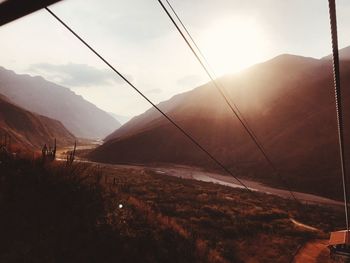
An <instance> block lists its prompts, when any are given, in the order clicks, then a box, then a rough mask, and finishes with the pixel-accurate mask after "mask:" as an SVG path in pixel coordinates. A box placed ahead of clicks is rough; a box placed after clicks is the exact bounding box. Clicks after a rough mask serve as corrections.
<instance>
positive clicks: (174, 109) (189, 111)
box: [90, 55, 350, 198]
mask: <svg viewBox="0 0 350 263" xmlns="http://www.w3.org/2000/svg"><path fill="white" fill-rule="evenodd" d="M341 71H342V84H343V86H347V85H350V77H348V76H350V74H349V73H350V62H347V61H342V63H341ZM220 81H221V82H222V83H223V85H224V86H225V87H227V90H226V93H227V94H228V96H229V98H230V99H231V100H232V99H234V102H235V103H236V105H237V107H238V108H239V109H240V111H241V112H242V114H243V116H244V118H245V120H246V121H247V122H248V123H249V125H250V127H251V128H252V129H253V130H254V132H255V134H256V136H257V137H258V138H259V140H260V141H261V142H262V144H263V146H264V148H265V150H266V151H267V153H268V154H269V157H270V159H272V160H273V162H274V164H275V165H276V166H277V167H278V169H279V170H280V172H281V174H283V176H284V177H285V178H286V179H288V181H291V186H292V188H293V189H295V190H299V191H304V192H310V193H314V194H320V195H324V196H328V197H332V198H341V195H340V194H339V193H341V191H340V189H341V188H340V183H339V181H338V180H335V178H337V176H338V175H339V165H338V164H339V157H338V156H339V154H338V149H337V145H338V144H337V124H336V115H335V101H334V90H333V76H332V63H331V61H329V60H322V59H320V60H319V59H314V58H308V57H301V56H295V55H282V56H278V57H276V58H273V59H271V60H268V61H266V62H263V63H259V64H257V65H254V66H252V67H250V68H248V69H246V70H245V71H243V72H242V73H240V74H234V75H225V76H223V77H221V78H220ZM174 98H175V99H174ZM343 99H344V104H345V105H349V104H348V103H350V94H349V92H348V91H347V90H344V98H343ZM158 106H159V107H160V108H161V109H162V110H164V111H165V112H166V113H167V114H168V115H169V116H170V117H171V118H172V119H173V120H175V121H176V122H177V123H178V124H179V125H180V126H181V127H183V128H184V129H185V130H186V131H187V132H189V133H190V134H191V135H192V136H193V137H195V138H196V140H197V141H198V142H199V143H201V144H202V145H203V146H204V147H205V148H206V149H208V150H209V151H210V152H211V153H212V154H213V155H214V156H216V157H217V158H218V159H219V160H220V161H221V162H222V163H224V164H225V165H226V166H227V167H229V169H233V171H234V172H235V173H237V174H238V175H239V176H241V177H247V178H250V179H254V180H257V181H261V182H263V183H266V184H271V185H274V186H278V187H284V186H283V185H281V182H280V181H279V179H278V178H277V176H276V175H275V174H273V173H272V171H271V167H269V166H268V165H267V164H266V161H265V160H264V159H263V157H262V156H261V153H259V151H258V150H257V149H256V146H255V145H254V143H252V141H251V140H250V139H249V136H248V135H247V134H246V132H245V131H244V130H243V129H242V127H241V125H240V124H239V122H238V121H237V119H235V118H233V115H232V112H231V111H230V110H229V109H228V107H227V105H225V103H224V101H223V99H222V98H221V97H220V95H219V94H218V92H217V91H216V90H215V88H213V87H212V85H211V84H210V83H207V84H205V85H203V86H201V87H198V88H196V89H194V90H191V91H189V92H186V93H184V94H180V95H178V96H175V97H173V98H172V99H170V100H168V101H166V102H162V103H160V104H159V105H158ZM344 107H346V106H344ZM345 115H346V117H345V118H344V119H347V120H348V119H350V118H349V117H350V111H349V110H347V108H346V110H345ZM348 126H349V123H346V127H345V128H346V129H345V132H346V138H350V137H349V136H350V133H349V131H350V129H349V128H348ZM347 156H349V152H348V151H347ZM90 157H91V158H92V159H93V160H96V161H102V162H109V163H125V162H136V163H177V164H188V165H195V166H201V167H207V168H210V169H211V168H214V165H213V163H210V161H209V160H208V158H207V157H206V156H205V155H203V153H201V152H200V151H198V149H196V148H195V147H194V146H193V145H192V144H191V143H190V142H189V141H188V140H186V139H185V138H184V137H183V135H181V133H180V132H179V131H176V130H175V129H174V128H173V127H172V126H171V125H170V124H169V123H167V122H166V121H165V120H164V119H163V118H162V117H161V116H160V114H158V113H156V112H155V110H154V109H149V110H148V111H146V112H145V113H144V114H141V115H139V116H137V117H135V118H133V119H132V120H131V121H130V122H128V123H126V124H125V125H124V126H123V127H122V128H120V129H119V130H117V131H115V132H114V133H112V134H111V135H109V136H108V137H107V138H106V141H105V143H104V144H103V145H102V146H100V147H98V148H97V149H95V151H93V152H92V153H91V154H90ZM320 177H321V178H323V182H324V184H326V185H328V186H329V187H328V188H324V187H323V186H322V185H320V184H319V178H320Z"/></svg>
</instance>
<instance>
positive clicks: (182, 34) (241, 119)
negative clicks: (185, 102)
mask: <svg viewBox="0 0 350 263" xmlns="http://www.w3.org/2000/svg"><path fill="white" fill-rule="evenodd" d="M158 2H159V4H160V5H161V7H162V8H163V10H164V11H165V13H166V14H167V15H168V17H169V18H170V20H171V22H172V23H173V24H174V26H175V27H176V29H177V31H178V32H179V33H180V35H181V36H182V38H183V39H184V40H185V42H186V44H187V45H188V47H189V48H190V49H191V51H192V53H193V54H194V56H195V57H196V58H197V60H198V62H199V63H200V65H201V66H202V68H203V69H204V70H205V72H206V73H207V75H208V77H209V78H210V80H211V81H212V83H213V84H214V86H215V87H216V89H217V90H218V91H219V93H220V94H221V96H222V97H223V99H224V100H225V102H226V104H227V105H228V106H229V107H230V109H231V111H232V113H233V114H234V115H235V116H236V117H237V119H238V120H239V122H240V123H241V124H242V126H243V128H244V129H245V131H246V132H247V133H248V135H249V137H250V138H251V139H252V140H253V142H254V143H255V145H256V146H257V147H258V149H259V150H260V152H261V153H262V155H263V157H264V158H265V159H266V161H267V163H268V164H269V165H270V166H271V168H272V169H273V171H274V172H275V173H276V174H277V175H278V177H279V179H280V181H281V182H282V183H283V184H284V186H285V187H286V188H287V190H288V191H289V193H290V195H291V196H292V198H293V199H294V200H295V201H296V202H298V200H297V198H296V197H295V195H294V193H293V192H292V190H291V187H290V186H289V184H288V183H287V181H286V180H285V179H284V178H283V177H282V176H281V174H280V173H279V172H278V170H277V168H276V166H275V165H274V164H273V162H272V161H271V160H270V158H269V157H268V155H267V153H266V152H265V150H264V148H263V146H262V145H261V144H260V143H259V141H258V139H257V137H256V135H255V134H254V133H253V131H252V129H251V128H249V126H248V124H247V123H246V122H245V120H243V118H242V117H241V116H240V115H239V114H238V112H237V111H236V110H235V109H234V108H233V107H232V105H231V103H230V101H229V99H228V98H227V96H226V95H225V93H224V92H223V91H222V89H221V88H220V87H219V85H218V83H217V82H216V81H215V78H214V77H213V76H212V75H211V73H210V72H209V70H208V69H207V67H206V66H205V64H204V63H203V61H202V60H201V59H200V57H199V55H198V54H197V53H196V51H195V50H194V48H193V47H192V45H191V44H190V43H189V41H188V39H187V38H186V36H185V35H184V33H183V32H182V30H181V29H180V28H179V26H178V25H177V23H176V22H175V20H174V18H173V17H172V16H171V14H170V13H169V11H168V10H167V8H166V7H165V6H164V4H163V2H162V1H161V0H158ZM166 2H167V3H168V5H169V6H171V4H170V3H169V1H167V0H166ZM171 9H172V11H173V12H174V13H175V14H176V12H175V10H174V9H173V8H172V6H171ZM176 17H177V18H178V20H179V21H180V23H181V24H182V25H183V27H184V28H185V26H184V24H183V23H182V21H181V19H180V18H179V16H178V15H177V14H176ZM185 31H186V33H187V34H188V35H189V36H190V39H191V40H192V42H194V45H195V47H196V48H197V49H198V50H200V49H199V47H198V46H197V44H195V41H194V40H193V38H192V36H191V34H190V33H189V32H188V30H187V29H185ZM199 52H200V51H199ZM200 54H201V56H202V57H204V56H203V54H202V52H200ZM207 64H208V63H207ZM235 107H236V108H237V106H236V105H235Z"/></svg>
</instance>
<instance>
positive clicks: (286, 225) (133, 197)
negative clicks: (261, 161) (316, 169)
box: [0, 160, 343, 262]
mask: <svg viewBox="0 0 350 263" xmlns="http://www.w3.org/2000/svg"><path fill="white" fill-rule="evenodd" d="M0 169H1V174H0V182H1V183H0V211H2V213H1V214H2V215H1V216H0V233H1V235H0V262H272V261H271V260H273V262H289V261H290V260H291V259H292V258H293V255H294V253H295V251H296V250H297V248H298V246H299V245H300V244H303V243H304V242H306V241H308V240H310V239H316V238H325V237H326V234H324V233H327V232H328V231H330V230H333V229H336V228H337V227H339V226H341V225H342V219H343V218H342V215H341V212H342V211H341V210H340V211H338V210H334V209H330V208H322V207H317V206H303V205H297V204H295V203H293V202H292V201H288V200H285V199H281V198H277V197H274V196H269V195H264V194H258V193H256V194H254V195H252V194H251V193H247V192H245V191H242V190H239V189H232V188H229V187H225V186H220V185H214V184H211V183H204V182H198V181H193V180H184V179H179V178H174V177H168V176H165V175H159V174H155V173H153V172H152V171H147V170H143V169H126V168H116V167H111V166H100V167H96V166H91V165H82V164H78V165H73V166H72V167H65V166H64V165H61V164H57V163H53V164H49V165H43V164H41V163H40V162H39V161H38V162H34V163H33V162H31V161H28V160H17V161H11V162H8V163H6V162H2V163H1V164H0ZM290 218H294V219H296V220H298V221H301V222H302V223H305V224H309V225H311V226H314V227H317V228H319V229H320V230H321V231H319V232H315V231H310V230H307V229H304V228H300V227H297V226H295V225H294V224H293V223H292V222H291V221H290Z"/></svg>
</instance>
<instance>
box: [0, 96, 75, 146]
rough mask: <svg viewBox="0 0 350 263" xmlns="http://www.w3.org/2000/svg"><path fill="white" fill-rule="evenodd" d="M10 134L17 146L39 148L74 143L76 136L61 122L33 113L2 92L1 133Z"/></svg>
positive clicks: (0, 110)
mask: <svg viewBox="0 0 350 263" xmlns="http://www.w3.org/2000/svg"><path fill="white" fill-rule="evenodd" d="M5 134H7V135H10V137H11V143H12V144H14V145H16V146H17V148H21V149H27V150H38V149H40V148H41V147H42V146H43V145H44V144H48V145H49V144H51V145H53V143H54V140H55V139H57V144H58V146H67V145H72V144H73V143H74V140H75V137H74V135H73V134H71V133H70V132H69V131H68V130H67V129H66V128H65V127H64V126H63V124H62V123H61V122H59V121H57V120H54V119H51V118H48V117H45V116H42V115H38V114H35V113H32V112H30V111H27V110H25V109H23V108H21V107H19V106H17V105H15V104H13V103H12V102H11V101H10V100H9V99H8V98H6V97H5V96H3V95H1V94H0V135H1V136H4V135H5Z"/></svg>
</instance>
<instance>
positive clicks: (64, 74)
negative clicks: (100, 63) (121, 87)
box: [29, 63, 132, 87]
mask: <svg viewBox="0 0 350 263" xmlns="http://www.w3.org/2000/svg"><path fill="white" fill-rule="evenodd" d="M29 70H30V71H33V72H35V73H38V74H41V75H44V76H49V77H50V79H53V80H54V81H55V82H57V83H59V84H62V85H67V86H71V87H94V86H100V85H113V84H121V83H124V81H123V80H122V79H121V78H120V77H118V76H117V75H116V74H115V73H114V72H112V71H111V70H109V69H98V68H95V67H93V66H90V65H87V64H75V63H68V64H58V65H57V64H50V63H38V64H32V65H31V66H30V67H29ZM126 77H127V78H128V79H129V80H130V81H131V80H132V77H131V76H126Z"/></svg>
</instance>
